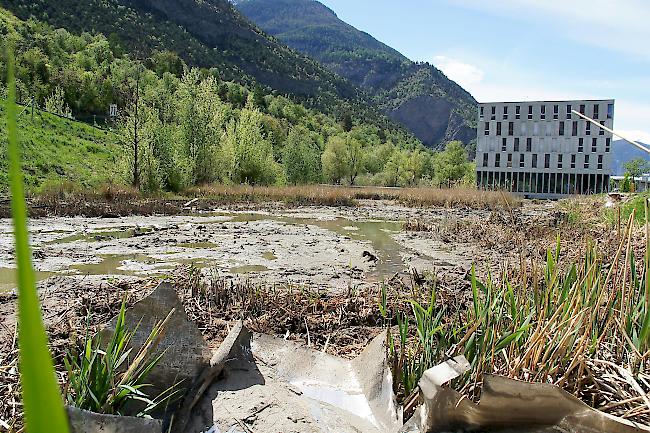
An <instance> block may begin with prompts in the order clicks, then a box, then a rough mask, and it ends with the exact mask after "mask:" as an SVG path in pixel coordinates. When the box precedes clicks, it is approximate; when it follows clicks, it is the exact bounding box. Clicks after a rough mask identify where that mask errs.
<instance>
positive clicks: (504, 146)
mask: <svg viewBox="0 0 650 433" xmlns="http://www.w3.org/2000/svg"><path fill="white" fill-rule="evenodd" d="M506 150H508V139H507V138H503V139H501V152H505V151H506Z"/></svg>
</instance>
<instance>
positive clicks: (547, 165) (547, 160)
mask: <svg viewBox="0 0 650 433" xmlns="http://www.w3.org/2000/svg"><path fill="white" fill-rule="evenodd" d="M544 168H551V154H550V153H547V154H546V155H544Z"/></svg>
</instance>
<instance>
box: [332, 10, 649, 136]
mask: <svg viewBox="0 0 650 433" xmlns="http://www.w3.org/2000/svg"><path fill="white" fill-rule="evenodd" d="M321 2H322V3H324V4H325V5H327V6H329V7H330V8H331V9H333V10H334V11H335V12H336V13H337V15H338V16H339V18H341V19H342V20H344V21H346V22H348V23H349V24H351V25H353V26H355V27H356V28H358V29H360V30H363V31H365V32H368V33H370V34H371V35H373V36H374V37H375V38H377V39H379V40H380V41H382V42H384V43H386V44H387V45H390V46H392V47H393V48H395V49H397V50H398V51H400V52H402V53H403V54H404V55H406V56H407V57H409V58H410V59H412V60H420V61H427V62H429V63H433V64H434V65H436V66H437V67H438V68H440V69H441V70H442V71H443V72H445V74H446V75H447V76H448V77H450V78H451V79H453V80H455V81H456V82H458V83H459V84H461V85H462V86H463V87H464V88H465V89H467V90H468V91H469V92H471V93H472V95H474V97H475V98H476V99H477V100H479V101H481V102H490V101H514V100H527V99H529V100H544V99H546V100H553V99H592V98H614V99H616V114H615V119H614V121H615V123H614V128H615V129H616V130H617V131H619V132H621V133H624V134H626V135H628V136H630V137H629V138H632V139H635V140H642V141H644V142H646V143H650V1H648V0H400V1H396V0H321Z"/></svg>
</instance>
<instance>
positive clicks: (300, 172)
mask: <svg viewBox="0 0 650 433" xmlns="http://www.w3.org/2000/svg"><path fill="white" fill-rule="evenodd" d="M282 162H283V163H284V169H285V171H286V173H287V181H288V182H289V183H292V184H300V183H313V182H318V181H319V180H320V175H321V155H320V149H319V148H318V144H317V143H316V140H314V139H313V136H312V133H310V131H309V130H307V129H306V128H305V127H302V126H295V127H293V128H291V130H290V131H289V135H288V136H287V140H286V142H285V145H284V152H283V156H282Z"/></svg>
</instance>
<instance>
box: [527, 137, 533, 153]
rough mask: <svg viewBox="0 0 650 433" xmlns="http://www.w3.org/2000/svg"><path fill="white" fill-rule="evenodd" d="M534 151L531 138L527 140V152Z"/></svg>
mask: <svg viewBox="0 0 650 433" xmlns="http://www.w3.org/2000/svg"><path fill="white" fill-rule="evenodd" d="M532 151H533V139H532V138H530V137H529V138H527V139H526V152H532Z"/></svg>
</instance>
